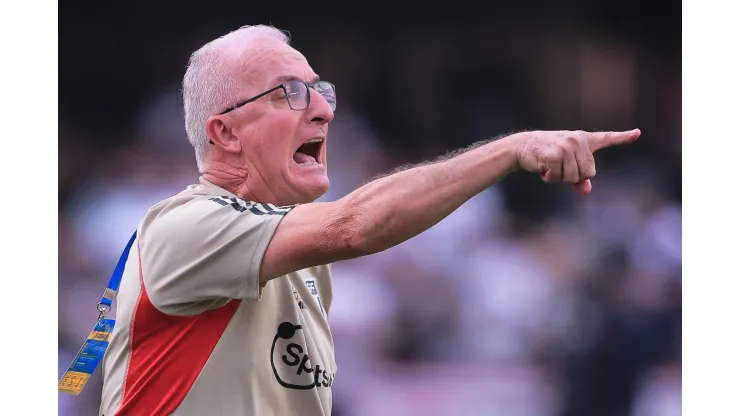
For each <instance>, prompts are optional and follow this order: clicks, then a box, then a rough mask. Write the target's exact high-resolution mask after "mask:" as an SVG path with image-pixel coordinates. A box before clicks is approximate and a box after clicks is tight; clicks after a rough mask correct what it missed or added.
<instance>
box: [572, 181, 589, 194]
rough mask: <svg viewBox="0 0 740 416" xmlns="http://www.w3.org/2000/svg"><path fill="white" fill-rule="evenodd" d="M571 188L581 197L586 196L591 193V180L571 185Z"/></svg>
mask: <svg viewBox="0 0 740 416" xmlns="http://www.w3.org/2000/svg"><path fill="white" fill-rule="evenodd" d="M573 188H575V190H576V191H578V193H579V194H581V195H588V194H589V193H591V189H593V187H592V186H591V179H586V180H585V181H581V182H578V183H576V184H573Z"/></svg>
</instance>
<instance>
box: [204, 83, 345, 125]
mask: <svg viewBox="0 0 740 416" xmlns="http://www.w3.org/2000/svg"><path fill="white" fill-rule="evenodd" d="M288 82H300V83H301V84H303V85H305V86H306V90H307V92H308V93H307V94H306V108H302V109H300V110H296V109H295V108H293V105H292V104H290V98H287V97H288V88H287V87H286V84H288ZM288 82H285V83H282V84H280V85H278V86H276V87H274V88H270V89H269V90H267V91H265V92H263V93H260V94H257V95H255V96H254V97H252V98H247V99H246V100H244V101H239V102H238V103H236V104H234V105H233V106H231V107H229V108H227V109H226V110H224V111H222V112H220V113H218V115H220V116H221V115H224V114H227V113H230V112H232V111H234V110H236V109H237V108H240V107H243V106H245V105H247V104H249V103H251V102H252V101H256V100H258V99H260V98H262V97H264V96H265V95H267V94H270V93H272V92H275V91H277V90H279V89H282V90H283V92H285V97H286V98H287V100H288V106H289V107H290V109H291V110H293V111H304V110H306V109H307V108H308V106H310V105H311V91H310V90H314V91H316V92H318V93H319V94H321V92H320V91H318V90H317V89H316V88H315V87H316V86H317V85H319V83H322V82H325V83H327V84H329V85H331V88H332V90H334V97H335V100H336V94H337V88H336V87H335V86H334V84H332V83H331V82H329V81H322V80H319V81H316V82H304V81H300V80H292V81H288ZM321 95H322V97H323V94H321ZM324 99H326V98H324ZM329 105H331V103H329ZM336 107H337V105H336V101H335V102H334V105H332V110H336Z"/></svg>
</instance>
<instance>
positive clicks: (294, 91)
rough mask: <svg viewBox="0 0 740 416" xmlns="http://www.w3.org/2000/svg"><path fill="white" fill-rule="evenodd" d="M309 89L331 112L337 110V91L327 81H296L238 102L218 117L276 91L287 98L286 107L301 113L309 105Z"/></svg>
mask: <svg viewBox="0 0 740 416" xmlns="http://www.w3.org/2000/svg"><path fill="white" fill-rule="evenodd" d="M309 88H312V89H314V90H316V91H317V92H318V93H319V94H321V96H322V97H324V99H325V100H326V102H328V103H329V106H331V109H332V110H336V109H337V90H336V88H335V87H334V84H332V83H331V82H328V81H316V82H303V81H298V80H292V81H288V82H286V83H284V84H280V85H278V86H277V87H275V88H271V89H269V90H267V91H265V92H263V93H262V94H259V95H255V96H254V97H252V98H248V99H246V100H244V101H241V102H239V103H238V104H236V105H234V106H232V107H229V108H227V109H226V110H224V111H222V112H220V113H219V115H222V114H226V113H228V112H230V111H234V110H236V109H237V108H239V107H242V106H244V105H247V104H249V103H251V102H252V101H255V100H257V99H259V98H262V97H264V96H265V95H267V94H270V93H271V92H274V91H277V90H280V89H282V90H283V93H284V94H285V95H284V96H283V97H281V98H287V100H288V105H289V106H290V108H291V109H292V110H295V111H303V110H305V109H307V108H308V106H309V104H311V92H310V91H309V90H308V89H309Z"/></svg>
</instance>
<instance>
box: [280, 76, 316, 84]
mask: <svg viewBox="0 0 740 416" xmlns="http://www.w3.org/2000/svg"><path fill="white" fill-rule="evenodd" d="M319 79H320V78H319V76H318V75H314V76H313V77H311V79H309V80H308V81H307V82H316V81H318V80H319ZM288 81H303V80H302V79H301V78H300V77H297V76H295V75H280V76H279V77H277V78H275V82H273V83H278V84H281V83H283V82H288Z"/></svg>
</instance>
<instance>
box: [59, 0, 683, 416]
mask: <svg viewBox="0 0 740 416" xmlns="http://www.w3.org/2000/svg"><path fill="white" fill-rule="evenodd" d="M402 3H403V2H398V1H388V0H377V1H372V2H370V1H365V0H356V1H354V2H351V5H350V4H347V3H340V2H333V1H327V2H322V3H319V4H313V3H306V2H300V3H299V2H291V1H281V2H218V3H203V2H195V1H192V0H183V1H179V2H176V3H170V4H159V3H157V2H153V1H146V2H144V1H128V2H120V3H119V2H93V1H66V2H62V3H61V4H60V6H61V7H60V8H59V26H60V29H59V39H60V42H59V52H60V53H59V89H60V93H59V109H60V110H59V111H60V114H59V120H60V125H59V144H60V146H59V258H60V263H59V376H61V374H62V373H63V371H64V370H65V369H66V367H67V366H68V365H69V363H70V361H71V359H72V358H73V357H74V355H75V353H76V352H77V350H78V348H79V347H80V345H81V343H82V341H83V340H84V339H85V337H86V336H87V334H88V332H89V331H90V329H91V328H92V326H93V324H94V321H95V318H96V315H95V312H96V311H95V309H94V308H95V304H96V302H97V301H98V300H99V297H100V295H101V294H102V291H103V289H104V287H105V284H106V283H107V279H108V277H109V276H110V273H111V271H112V270H113V268H114V266H115V263H116V261H117V259H118V256H119V255H120V252H121V250H122V248H123V246H124V245H125V243H126V241H127V240H128V238H129V236H130V233H131V232H132V231H133V230H134V229H135V227H136V225H137V223H138V221H139V219H140V218H141V216H142V215H143V214H144V213H145V211H146V210H147V208H148V207H149V206H151V205H152V204H154V203H156V202H158V201H159V200H161V199H164V198H166V197H168V196H170V195H172V194H174V193H176V192H179V191H180V190H182V189H183V188H184V187H185V186H187V185H188V184H191V183H196V182H197V180H198V172H197V169H196V167H195V161H194V156H193V151H192V148H190V146H189V144H188V142H187V139H186V136H185V131H184V126H183V117H182V101H181V97H180V82H181V80H182V76H183V74H184V70H185V65H186V64H187V60H188V57H189V55H190V53H192V52H193V51H194V50H195V49H197V48H198V47H200V46H201V45H202V44H204V43H206V42H208V41H210V40H212V39H214V38H216V37H218V36H220V35H223V34H225V33H227V32H228V31H230V30H233V29H236V28H238V27H240V26H242V25H245V24H256V23H267V24H273V25H275V26H276V27H278V28H281V29H285V30H288V31H290V32H291V34H292V45H293V46H294V47H296V48H297V49H298V50H300V51H301V52H303V53H304V55H305V56H306V57H307V58H308V60H309V63H310V64H311V65H312V67H313V68H314V70H316V71H317V72H318V73H319V74H321V76H322V78H323V79H326V80H329V81H332V82H334V83H335V84H336V85H337V92H338V110H337V112H336V118H335V121H334V122H333V123H332V126H331V129H330V134H329V146H328V150H329V160H330V170H329V173H330V179H331V181H332V189H331V192H330V193H329V194H328V195H326V197H325V198H324V199H326V200H333V199H337V198H339V197H341V196H343V195H345V194H347V193H348V192H350V191H351V190H353V189H354V188H355V187H357V186H358V185H360V184H362V183H363V182H364V181H366V180H367V179H369V178H371V177H372V176H374V175H376V174H379V173H381V172H384V171H387V170H389V169H391V168H393V167H395V166H398V165H399V164H402V163H407V162H419V161H422V160H425V159H428V158H433V157H435V156H438V155H440V154H443V153H445V152H447V151H450V150H454V149H456V148H459V147H462V146H465V145H468V144H471V143H473V142H476V141H479V140H483V139H486V138H489V137H491V136H496V135H499V134H503V133H507V132H512V131H517V130H523V129H543V130H544V129H557V130H560V129H573V130H575V129H586V130H588V129H590V130H618V129H631V128H634V127H639V128H641V129H642V132H643V133H642V138H641V139H640V140H639V141H638V142H637V143H635V144H634V145H631V146H629V147H628V148H620V149H611V150H609V151H606V152H604V153H603V154H598V155H597V166H598V176H597V177H596V178H595V179H594V180H593V184H594V191H593V193H592V194H591V195H589V196H588V197H585V198H584V197H578V196H577V195H576V194H575V192H573V191H572V190H571V189H570V188H568V187H567V186H564V185H563V186H558V185H545V184H543V183H541V182H540V180H539V178H538V177H537V176H536V175H529V174H513V175H511V176H509V177H507V178H506V179H505V180H504V181H503V182H501V183H500V184H498V185H496V186H495V187H493V188H490V189H488V190H487V191H485V192H484V193H482V194H480V195H479V196H477V197H475V198H473V199H472V200H470V201H469V202H468V203H466V204H465V205H464V206H463V207H462V208H460V209H459V210H458V211H456V212H455V213H454V214H453V215H451V216H450V217H449V218H447V219H446V220H444V221H443V222H442V223H440V224H439V225H438V226H435V227H434V228H433V229H431V230H429V231H428V232H426V233H424V234H422V235H421V236H419V237H417V238H415V239H413V240H410V241H408V242H406V243H404V244H402V245H400V246H398V247H396V248H393V249H391V250H388V251H387V252H384V253H382V254H378V255H375V256H372V257H369V258H365V259H358V260H355V261H348V262H344V263H339V264H336V265H335V267H334V304H333V307H332V310H331V315H330V324H331V326H332V328H333V331H334V339H335V345H336V361H337V364H338V366H339V372H338V374H337V379H336V383H335V384H334V389H333V390H334V409H335V412H334V415H337V416H345V415H351V416H376V415H389V416H391V415H392V416H395V415H422V414H423V415H430V416H436V415H472V416H475V415H506V416H509V415H510V416H520V415H521V416H539V415H542V416H545V415H553V416H578V415H596V416H601V415H605V416H611V415H615V416H616V415H629V416H675V415H680V413H681V407H680V406H681V333H680V331H681V117H680V116H681V63H680V58H681V11H680V3H679V2H671V3H667V2H666V3H663V2H654V3H652V4H650V3H646V2H640V1H637V0H619V1H617V0H591V1H586V0H559V1H550V2H545V1H535V0H522V1H518V2H493V1H477V2H469V1H457V2H455V3H454V4H445V5H442V4H440V5H437V4H429V3H418V4H417V3H416V2H406V3H405V4H402ZM100 388H101V377H100V370H98V371H97V372H96V374H95V377H94V378H93V380H92V381H91V383H90V384H89V385H88V387H87V388H86V390H85V392H84V393H83V394H82V395H81V396H79V397H72V396H67V395H62V394H60V395H59V414H60V415H94V414H97V413H96V412H97V409H98V404H99V397H100Z"/></svg>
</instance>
